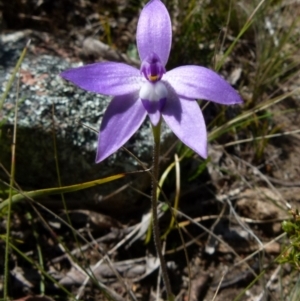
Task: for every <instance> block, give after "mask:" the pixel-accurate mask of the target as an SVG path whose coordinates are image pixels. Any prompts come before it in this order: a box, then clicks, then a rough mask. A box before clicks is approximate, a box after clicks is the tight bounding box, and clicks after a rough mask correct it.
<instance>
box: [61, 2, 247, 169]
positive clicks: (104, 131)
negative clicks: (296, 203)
mask: <svg viewBox="0 0 300 301" xmlns="http://www.w3.org/2000/svg"><path fill="white" fill-rule="evenodd" d="M136 40H137V49H138V53H139V57H140V59H141V62H142V63H141V67H140V70H138V69H137V68H134V67H132V66H129V65H127V64H124V63H116V62H101V63H95V64H90V65H86V66H83V67H79V68H74V69H70V70H66V71H64V72H63V73H62V74H61V76H62V77H63V78H64V79H66V80H69V81H71V82H73V83H74V84H75V85H77V86H79V87H80V88H82V89H85V90H87V91H91V92H95V93H100V94H104V95H110V96H113V99H112V101H111V102H110V104H109V106H108V108H107V110H106V112H105V114H104V116H103V119H102V123H101V127H100V133H99V138H98V148H97V156H96V162H97V163H98V162H100V161H103V160H104V159H105V158H107V157H108V156H110V155H111V154H113V153H114V152H115V151H116V150H118V149H119V148H120V147H121V146H123V145H124V144H125V143H126V142H127V141H128V140H129V139H130V138H131V136H132V135H133V134H134V133H135V132H136V131H137V130H138V129H139V127H140V126H141V124H142V123H143V121H144V120H145V118H146V116H147V115H148V116H149V118H150V121H151V123H152V125H153V126H157V125H158V123H159V122H160V121H161V118H162V119H163V120H164V121H165V122H166V123H167V125H168V126H169V127H170V128H171V130H172V131H173V132H174V133H175V135H176V136H177V137H178V138H179V139H180V140H181V141H182V142H183V143H184V144H186V145H187V146H188V147H190V148H191V149H192V150H193V151H195V152H196V153H197V154H199V155H200V156H201V157H203V158H206V157H207V131H206V126H205V122H204V118H203V115H202V112H201V110H200V108H199V105H198V103H197V101H196V99H204V100H210V101H214V102H216V103H220V104H225V105H230V104H237V103H241V102H242V100H241V98H240V96H239V95H238V94H237V93H236V91H235V90H234V89H233V88H232V87H231V86H230V85H229V84H228V83H227V82H226V81H225V80H224V79H223V78H222V77H220V76H219V75H218V74H217V73H215V72H214V71H212V70H209V69H207V68H204V67H200V66H194V65H189V66H182V67H178V68H175V69H173V70H171V71H168V72H166V69H165V66H166V63H167V61H168V58H169V54H170V49H171V43H172V27H171V20H170V16H169V13H168V11H167V9H166V7H165V5H164V4H163V3H162V2H161V1H160V0H151V1H149V2H148V3H147V4H146V5H145V7H144V8H143V10H142V12H141V15H140V18H139V20H138V25H137V34H136Z"/></svg>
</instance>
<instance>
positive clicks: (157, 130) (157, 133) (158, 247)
mask: <svg viewBox="0 0 300 301" xmlns="http://www.w3.org/2000/svg"><path fill="white" fill-rule="evenodd" d="M160 126H161V122H159V123H158V125H157V126H153V125H152V131H153V137H154V148H153V170H152V196H151V204H152V225H153V239H154V243H155V247H156V252H157V256H158V257H159V260H160V267H161V271H162V278H163V281H164V284H165V287H166V292H167V297H168V300H169V301H171V300H174V295H173V294H172V290H171V285H170V280H169V276H168V271H167V265H166V262H165V259H164V256H163V254H162V245H161V240H160V230H159V225H158V215H157V188H158V169H159V151H160Z"/></svg>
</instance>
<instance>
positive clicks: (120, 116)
mask: <svg viewBox="0 0 300 301" xmlns="http://www.w3.org/2000/svg"><path fill="white" fill-rule="evenodd" d="M138 97H139V96H138V93H131V94H127V95H122V96H116V97H114V98H113V99H112V101H111V102H110V104H109V106H108V108H107V110H106V111H105V113H104V116H103V120H102V123H101V127H100V133H99V138H98V148H97V155H96V163H99V162H101V161H103V160H104V159H106V158H107V157H108V156H110V155H111V154H113V153H114V152H115V151H117V150H118V149H119V148H120V147H122V146H123V145H124V144H125V143H126V142H127V141H128V140H129V139H130V137H131V136H132V135H133V134H134V133H135V132H136V131H137V130H138V129H139V127H140V126H141V124H142V123H143V121H144V120H145V118H146V115H147V112H146V110H145V108H144V106H143V104H142V102H141V101H140V99H138Z"/></svg>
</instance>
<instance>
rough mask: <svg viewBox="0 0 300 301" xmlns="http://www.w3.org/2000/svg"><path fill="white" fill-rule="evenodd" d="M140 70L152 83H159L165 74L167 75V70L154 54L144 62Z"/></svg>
mask: <svg viewBox="0 0 300 301" xmlns="http://www.w3.org/2000/svg"><path fill="white" fill-rule="evenodd" d="M140 70H141V73H142V74H144V76H145V78H146V79H147V80H148V81H150V82H152V83H155V82H157V81H159V80H160V79H161V78H162V76H163V74H164V73H166V69H165V67H164V66H163V64H162V63H161V61H160V58H159V57H158V55H157V54H156V53H154V52H152V53H151V54H150V55H148V56H147V57H146V58H145V59H144V60H143V62H142V65H141V69H140Z"/></svg>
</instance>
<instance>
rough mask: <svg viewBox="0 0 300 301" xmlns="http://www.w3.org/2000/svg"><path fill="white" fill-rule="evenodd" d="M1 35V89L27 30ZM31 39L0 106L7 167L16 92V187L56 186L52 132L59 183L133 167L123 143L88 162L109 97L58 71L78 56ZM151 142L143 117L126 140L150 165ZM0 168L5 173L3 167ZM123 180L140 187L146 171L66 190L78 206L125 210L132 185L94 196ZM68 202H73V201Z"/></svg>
mask: <svg viewBox="0 0 300 301" xmlns="http://www.w3.org/2000/svg"><path fill="white" fill-rule="evenodd" d="M0 38H1V39H0V89H1V92H2V93H3V91H4V89H5V87H6V83H7V81H8V79H9V77H10V75H11V73H12V70H13V68H14V66H15V64H16V62H17V60H18V58H19V55H20V53H21V51H22V49H23V47H24V46H25V44H26V42H27V40H28V37H27V36H26V35H25V36H23V37H22V35H21V37H19V36H18V38H17V40H14V39H9V38H8V37H7V36H4V35H2V36H0ZM35 43H38V42H37V41H36V40H35V39H33V41H32V43H31V46H30V49H29V51H28V54H27V55H26V57H25V59H24V61H23V63H22V66H21V70H20V73H19V79H20V80H19V82H20V86H19V95H18V98H17V96H16V90H17V84H16V83H15V84H14V85H13V87H12V89H11V91H10V93H9V95H8V97H7V99H6V100H5V103H4V107H3V110H2V112H1V111H0V120H1V119H2V120H3V119H6V122H5V124H4V126H2V134H1V137H0V161H1V162H2V163H3V164H4V165H5V166H6V168H7V169H9V166H10V149H11V141H12V124H13V122H14V106H15V102H16V99H18V101H19V107H18V131H17V145H16V180H17V182H18V184H19V185H20V186H21V187H22V189H24V190H29V189H40V188H50V187H57V186H58V180H57V179H58V177H57V171H56V166H55V151H54V140H53V137H54V136H55V137H56V142H57V143H56V145H57V157H58V162H59V168H60V176H61V181H62V185H71V184H76V183H81V182H85V181H90V180H93V179H99V178H102V177H105V176H109V175H114V174H116V173H119V172H131V171H134V170H140V169H141V168H140V166H139V164H138V163H137V162H136V160H135V159H134V158H132V157H131V156H129V155H128V154H127V153H126V152H125V151H123V150H119V151H118V152H116V153H115V154H114V155H112V156H110V157H109V158H108V159H107V160H105V161H104V162H102V163H100V164H95V162H94V160H95V153H96V146H97V133H96V132H97V130H98V128H99V125H100V123H101V119H102V116H103V114H104V112H105V109H106V107H107V105H108V103H109V101H110V98H109V97H106V96H102V95H97V94H92V93H88V92H86V91H83V90H81V89H79V88H77V87H75V86H73V85H72V84H70V83H68V82H66V81H64V80H62V79H61V78H60V76H59V73H60V72H62V71H63V70H66V69H68V68H72V67H76V66H79V65H80V64H79V63H70V62H69V61H68V60H67V59H65V58H62V57H58V56H55V55H53V54H51V53H50V54H47V53H43V54H35V53H34V49H35V48H36V45H35ZM2 93H1V94H2ZM53 112H54V114H53ZM91 129H94V130H91ZM112 139H113V137H112ZM173 141H174V136H173V134H172V133H171V132H170V130H169V129H168V128H166V127H164V128H163V131H162V142H163V143H162V149H163V150H164V149H167V148H168V147H169V146H170V144H171V143H172V142H173ZM152 143H153V142H152V133H151V128H150V123H149V121H148V120H147V121H146V122H145V123H144V125H143V126H142V127H141V129H140V130H139V131H138V132H137V133H136V134H135V135H134V137H132V138H131V139H130V141H129V142H128V143H127V144H126V145H125V146H126V147H127V148H128V149H129V150H130V151H131V152H133V153H134V154H135V156H137V157H138V158H139V159H140V160H141V161H142V162H144V163H146V164H148V166H150V165H151V160H152V159H151V155H152ZM0 176H1V178H3V177H5V176H4V174H3V173H2V172H1V173H0ZM128 183H132V185H133V186H134V187H135V188H137V189H142V190H144V189H145V188H147V187H148V186H149V183H150V178H149V175H147V174H146V173H139V174H133V175H131V176H126V177H125V179H124V180H118V181H115V182H111V183H107V184H105V185H101V186H97V187H95V188H93V189H89V190H87V191H84V192H80V193H76V194H72V198H74V199H76V201H78V199H81V200H83V202H82V207H89V205H91V206H92V205H93V206H95V204H96V205H97V208H99V209H101V210H102V209H103V210H104V211H107V212H115V213H117V212H123V210H125V211H130V210H131V207H130V205H132V209H134V204H135V202H136V201H137V200H138V198H139V195H138V194H137V193H136V192H135V191H134V190H132V189H126V190H124V191H122V192H121V193H118V194H115V195H114V196H112V197H111V198H104V199H106V201H101V199H102V200H103V197H104V196H106V195H108V194H111V193H113V192H114V191H116V190H117V189H119V188H120V187H122V186H123V185H125V184H128ZM58 203H59V202H57V206H59V205H58ZM75 203H76V204H78V202H75ZM69 204H70V206H71V207H72V202H69ZM125 211H124V212H125Z"/></svg>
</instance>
